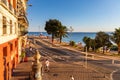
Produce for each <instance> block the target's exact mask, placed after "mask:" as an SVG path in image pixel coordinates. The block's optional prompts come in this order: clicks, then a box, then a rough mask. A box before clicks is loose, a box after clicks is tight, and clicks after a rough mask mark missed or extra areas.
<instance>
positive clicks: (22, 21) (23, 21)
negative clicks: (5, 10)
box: [18, 15, 29, 26]
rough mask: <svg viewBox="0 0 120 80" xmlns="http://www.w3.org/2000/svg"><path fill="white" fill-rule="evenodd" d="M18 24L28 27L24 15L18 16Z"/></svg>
mask: <svg viewBox="0 0 120 80" xmlns="http://www.w3.org/2000/svg"><path fill="white" fill-rule="evenodd" d="M18 22H20V23H22V25H24V26H28V24H29V22H28V19H27V17H26V15H19V16H18Z"/></svg>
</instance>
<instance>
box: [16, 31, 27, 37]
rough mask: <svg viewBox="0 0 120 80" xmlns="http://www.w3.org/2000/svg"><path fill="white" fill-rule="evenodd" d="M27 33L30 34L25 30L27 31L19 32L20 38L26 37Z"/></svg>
mask: <svg viewBox="0 0 120 80" xmlns="http://www.w3.org/2000/svg"><path fill="white" fill-rule="evenodd" d="M27 33H28V31H27V30H25V31H19V32H18V35H19V36H24V35H26V34H27Z"/></svg>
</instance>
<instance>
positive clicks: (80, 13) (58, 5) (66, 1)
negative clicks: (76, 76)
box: [27, 0, 120, 32]
mask: <svg viewBox="0 0 120 80" xmlns="http://www.w3.org/2000/svg"><path fill="white" fill-rule="evenodd" d="M28 4H32V7H28V10H27V14H28V15H27V17H28V20H29V31H44V27H45V22H46V21H48V20H49V19H58V20H60V21H61V22H62V24H63V25H66V26H67V27H68V28H69V27H70V26H72V27H73V29H74V32H97V31H114V30H115V28H118V27H120V0H29V2H28Z"/></svg>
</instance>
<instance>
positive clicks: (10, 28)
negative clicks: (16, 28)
mask: <svg viewBox="0 0 120 80" xmlns="http://www.w3.org/2000/svg"><path fill="white" fill-rule="evenodd" d="M10 34H12V20H10Z"/></svg>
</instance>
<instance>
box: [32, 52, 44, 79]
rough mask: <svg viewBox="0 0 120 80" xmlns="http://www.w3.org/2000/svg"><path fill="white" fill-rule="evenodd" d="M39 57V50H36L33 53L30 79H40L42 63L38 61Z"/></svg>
mask: <svg viewBox="0 0 120 80" xmlns="http://www.w3.org/2000/svg"><path fill="white" fill-rule="evenodd" d="M40 58H41V55H40V54H39V51H38V50H36V54H35V55H34V59H35V61H34V63H33V65H32V79H31V80H42V64H41V62H40V61H39V60H40Z"/></svg>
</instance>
